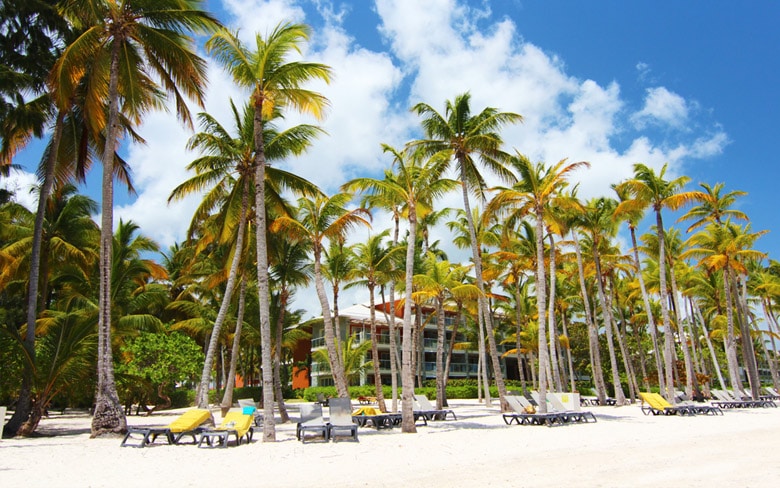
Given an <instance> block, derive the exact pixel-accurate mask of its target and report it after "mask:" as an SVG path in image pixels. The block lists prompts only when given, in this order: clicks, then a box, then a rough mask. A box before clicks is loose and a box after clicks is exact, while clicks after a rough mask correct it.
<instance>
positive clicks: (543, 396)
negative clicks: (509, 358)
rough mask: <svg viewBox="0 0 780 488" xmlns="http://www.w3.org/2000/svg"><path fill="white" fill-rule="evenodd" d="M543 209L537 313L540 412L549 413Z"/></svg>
mask: <svg viewBox="0 0 780 488" xmlns="http://www.w3.org/2000/svg"><path fill="white" fill-rule="evenodd" d="M542 212H543V210H542V209H541V208H539V207H538V206H537V208H536V313H537V316H538V322H539V328H538V329H539V335H538V345H537V347H538V350H539V406H538V409H539V412H541V413H547V382H548V379H549V378H548V377H547V368H548V364H549V361H550V359H549V356H548V353H547V334H546V329H545V326H544V323H545V320H544V319H545V303H546V298H545V297H546V293H547V291H546V284H547V283H546V278H545V276H544V274H545V273H544V217H543V213H542Z"/></svg>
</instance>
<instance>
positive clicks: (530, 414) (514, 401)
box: [502, 395, 565, 427]
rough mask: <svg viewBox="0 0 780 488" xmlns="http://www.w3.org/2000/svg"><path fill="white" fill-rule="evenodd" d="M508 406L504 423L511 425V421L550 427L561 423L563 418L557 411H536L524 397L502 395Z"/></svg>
mask: <svg viewBox="0 0 780 488" xmlns="http://www.w3.org/2000/svg"><path fill="white" fill-rule="evenodd" d="M504 399H505V400H506V402H507V404H508V405H509V408H511V409H512V412H511V413H504V414H502V415H503V418H504V423H505V424H507V425H511V424H513V423H515V424H517V425H546V426H548V427H552V426H554V425H563V424H564V423H565V422H564V418H563V417H562V416H561V415H560V414H557V413H554V412H548V413H536V409H535V407H534V406H533V405H531V403H530V402H529V401H528V400H526V399H525V397H522V396H517V395H507V396H505V397H504Z"/></svg>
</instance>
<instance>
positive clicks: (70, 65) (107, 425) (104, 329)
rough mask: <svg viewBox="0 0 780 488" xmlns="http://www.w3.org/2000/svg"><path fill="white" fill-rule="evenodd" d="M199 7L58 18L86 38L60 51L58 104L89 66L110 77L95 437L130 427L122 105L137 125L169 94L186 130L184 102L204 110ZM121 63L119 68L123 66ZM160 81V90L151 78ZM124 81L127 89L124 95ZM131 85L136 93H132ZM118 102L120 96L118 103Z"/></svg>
mask: <svg viewBox="0 0 780 488" xmlns="http://www.w3.org/2000/svg"><path fill="white" fill-rule="evenodd" d="M200 3H201V2H199V1H197V0H190V1H187V2H182V1H178V0H160V1H157V2H154V3H152V4H150V3H148V2H146V1H142V0H124V1H122V2H105V1H95V0H66V1H64V2H62V3H61V12H62V14H63V16H64V17H65V18H67V19H68V20H69V21H70V22H71V23H72V24H73V25H74V26H76V27H77V28H82V27H83V33H82V34H81V35H80V36H79V38H78V39H76V40H75V41H74V42H73V43H71V44H70V45H69V46H68V47H67V48H66V49H65V51H64V52H63V54H62V57H61V58H60V60H59V63H58V68H57V72H56V74H55V77H56V83H57V89H58V90H59V92H60V95H59V97H60V98H61V99H63V100H68V99H71V98H72V97H73V95H74V94H75V90H76V88H77V87H78V84H79V82H80V81H81V79H82V77H83V76H84V74H85V73H84V71H85V69H84V68H85V67H86V66H94V67H93V69H99V70H100V71H99V72H100V73H102V74H103V76H105V77H106V78H105V79H104V81H103V83H104V85H103V86H105V87H106V91H105V102H106V103H107V105H108V107H107V113H108V116H107V119H106V123H105V127H106V136H105V145H104V148H103V153H102V158H101V161H102V163H103V181H102V188H103V191H102V208H101V212H102V216H101V239H100V275H101V279H100V295H99V303H100V313H99V318H98V329H99V335H98V384H97V392H96V398H95V413H94V416H93V420H92V435H93V436H97V435H102V434H105V433H117V432H123V431H125V430H126V420H125V417H124V412H123V411H122V408H121V405H120V404H119V397H118V395H117V393H116V383H115V380H114V371H113V357H112V354H111V309H112V307H111V286H110V284H111V282H112V278H111V267H112V266H111V259H112V256H111V254H112V250H111V248H112V240H113V201H114V186H113V183H114V182H113V179H114V159H115V152H116V149H117V144H118V140H119V130H120V128H121V126H120V123H119V121H120V102H122V103H123V107H122V108H123V109H129V110H132V112H131V113H129V114H128V115H129V116H130V117H132V118H133V119H135V120H136V121H137V122H138V121H140V119H141V117H142V116H143V114H144V113H145V112H146V111H147V110H149V109H153V108H160V107H161V106H162V103H161V102H162V96H163V94H164V93H166V92H167V93H170V94H172V95H173V98H174V100H175V102H176V108H177V114H178V115H179V117H180V118H181V119H182V120H184V121H185V122H187V123H189V121H190V114H189V110H188V109H187V106H186V104H185V103H184V97H185V96H187V97H190V98H193V99H195V100H196V101H197V102H198V103H199V104H200V105H202V98H203V88H204V86H205V83H206V77H205V74H206V64H205V62H204V61H203V60H202V59H201V58H200V57H199V56H197V54H196V53H195V47H194V41H193V39H192V38H191V37H189V36H188V34H187V33H188V32H189V31H194V32H208V31H209V30H211V29H213V28H215V27H216V26H217V25H218V22H217V21H216V19H214V18H213V17H212V16H211V14H209V13H207V12H206V11H204V10H201V9H200V8H199V6H200ZM120 60H121V66H120ZM150 72H151V73H154V74H155V75H157V76H159V78H160V79H161V80H162V86H160V85H159V84H158V83H156V82H155V81H154V80H153V79H152V78H151V77H150V76H149V74H148V73H150ZM120 78H122V80H121V83H122V85H123V89H122V90H121V91H120ZM129 86H133V87H134V90H133V91H131V90H129V89H128V88H127V87H129ZM120 95H122V97H121V99H120Z"/></svg>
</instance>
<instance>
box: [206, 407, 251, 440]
mask: <svg viewBox="0 0 780 488" xmlns="http://www.w3.org/2000/svg"><path fill="white" fill-rule="evenodd" d="M252 421H253V415H252V413H244V412H243V410H241V411H233V412H228V413H227V415H225V418H223V419H222V423H221V424H219V427H217V428H216V429H213V430H203V431H201V433H200V440H199V441H198V447H227V445H228V441H229V439H230V436H231V435H232V436H233V437H235V438H236V445H237V446H240V445H241V439H244V438H245V439H246V442H247V444H248V443H250V442H251V441H252V435H253V434H254V430H253V429H252ZM204 444H205V445H204Z"/></svg>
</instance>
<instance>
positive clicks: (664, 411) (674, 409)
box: [639, 392, 696, 415]
mask: <svg viewBox="0 0 780 488" xmlns="http://www.w3.org/2000/svg"><path fill="white" fill-rule="evenodd" d="M639 398H640V399H641V400H642V413H644V414H645V415H650V414H651V413H652V414H653V415H696V412H695V411H694V410H692V409H691V408H689V407H688V406H686V405H679V406H674V405H672V404H670V403H669V402H667V401H666V399H665V398H664V397H662V396H661V395H659V394H658V393H643V392H640V393H639ZM645 403H646V404H647V405H645Z"/></svg>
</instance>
